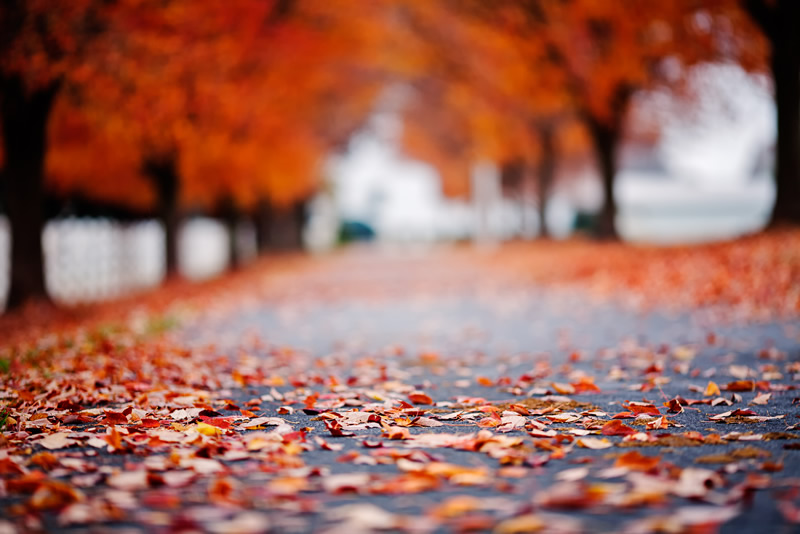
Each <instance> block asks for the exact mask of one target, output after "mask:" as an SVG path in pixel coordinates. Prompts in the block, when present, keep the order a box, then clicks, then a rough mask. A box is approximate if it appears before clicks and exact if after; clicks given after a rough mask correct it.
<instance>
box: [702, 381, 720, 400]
mask: <svg viewBox="0 0 800 534" xmlns="http://www.w3.org/2000/svg"><path fill="white" fill-rule="evenodd" d="M720 394H721V392H720V390H719V386H718V385H717V383H716V382H712V381H711V380H709V381H708V385H707V386H706V392H705V393H703V395H705V396H706V397H712V396H714V395H720Z"/></svg>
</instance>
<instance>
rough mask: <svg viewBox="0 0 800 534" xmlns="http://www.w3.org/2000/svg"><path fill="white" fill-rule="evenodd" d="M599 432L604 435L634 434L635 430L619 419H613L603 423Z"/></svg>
mask: <svg viewBox="0 0 800 534" xmlns="http://www.w3.org/2000/svg"><path fill="white" fill-rule="evenodd" d="M601 432H602V434H603V435H604V436H629V435H630V434H635V433H636V430H634V429H633V428H631V427H629V426H628V425H625V424H623V423H622V421H620V420H619V419H614V420H612V421H609V422H608V423H606V424H604V425H603V429H602V430H601Z"/></svg>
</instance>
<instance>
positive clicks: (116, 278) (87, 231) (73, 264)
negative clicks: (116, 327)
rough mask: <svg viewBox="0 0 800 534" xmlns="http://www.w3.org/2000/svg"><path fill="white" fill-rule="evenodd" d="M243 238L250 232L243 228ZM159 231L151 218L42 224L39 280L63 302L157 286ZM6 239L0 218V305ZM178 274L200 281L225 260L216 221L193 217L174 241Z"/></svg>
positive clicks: (223, 235) (8, 242)
mask: <svg viewBox="0 0 800 534" xmlns="http://www.w3.org/2000/svg"><path fill="white" fill-rule="evenodd" d="M244 234H245V235H244V236H239V237H240V238H241V237H244V240H245V241H246V242H252V236H251V235H248V232H244ZM163 244H164V232H163V229H162V227H161V226H160V225H159V224H158V222H156V221H152V220H150V221H142V222H136V223H119V222H116V221H112V220H109V219H88V218H80V219H79V218H72V219H63V220H58V221H53V222H50V223H48V224H47V226H46V227H45V230H44V233H43V235H42V245H43V247H44V254H45V280H46V283H47V288H48V291H49V293H50V295H52V297H53V298H54V299H55V300H57V301H59V302H64V303H79V302H92V301H99V300H105V299H109V298H113V297H116V296H119V295H123V294H126V293H130V292H132V291H136V290H140V289H143V288H148V287H153V286H156V285H158V283H159V282H160V281H161V280H162V278H163V276H164V253H163ZM10 245H11V239H10V236H9V227H8V221H7V220H6V219H5V218H4V217H0V303H2V302H5V299H6V296H7V294H8V282H9V253H10V248H11V247H10ZM178 253H179V263H180V266H181V272H182V273H183V274H184V275H185V276H187V277H188V278H191V279H202V278H208V277H211V276H214V275H216V274H218V273H220V272H222V271H223V270H224V269H225V268H226V266H227V264H228V236H227V233H226V232H225V228H224V227H223V226H222V225H221V224H219V223H218V222H216V221H214V220H211V219H205V218H194V219H191V220H189V221H187V222H186V224H184V226H183V228H182V229H181V232H180V236H179V240H178Z"/></svg>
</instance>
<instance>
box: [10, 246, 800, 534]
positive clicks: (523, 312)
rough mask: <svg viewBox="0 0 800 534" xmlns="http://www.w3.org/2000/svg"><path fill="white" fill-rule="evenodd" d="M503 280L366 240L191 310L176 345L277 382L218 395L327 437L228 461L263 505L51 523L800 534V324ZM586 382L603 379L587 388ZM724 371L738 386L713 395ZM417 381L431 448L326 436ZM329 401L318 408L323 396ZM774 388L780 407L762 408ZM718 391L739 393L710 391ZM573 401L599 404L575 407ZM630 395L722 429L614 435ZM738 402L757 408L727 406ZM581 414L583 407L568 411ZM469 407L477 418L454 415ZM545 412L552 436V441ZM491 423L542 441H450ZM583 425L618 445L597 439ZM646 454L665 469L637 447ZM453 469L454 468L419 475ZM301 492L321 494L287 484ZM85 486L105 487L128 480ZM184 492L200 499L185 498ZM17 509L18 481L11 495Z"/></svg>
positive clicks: (380, 437)
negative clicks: (510, 446) (293, 456)
mask: <svg viewBox="0 0 800 534" xmlns="http://www.w3.org/2000/svg"><path fill="white" fill-rule="evenodd" d="M463 257H464V255H460V256H456V257H455V258H456V259H459V258H460V259H463ZM498 273H499V271H497V270H493V269H492V268H491V266H487V263H486V262H477V261H476V262H474V263H472V262H464V261H456V260H455V259H454V257H453V256H451V255H448V254H438V253H431V254H423V253H420V254H409V253H402V254H398V253H392V254H386V253H384V254H375V253H369V252H363V251H362V252H359V251H353V252H350V253H347V254H343V255H340V256H337V257H335V258H331V259H327V260H324V261H321V262H320V263H319V266H318V267H317V268H314V269H305V270H300V271H298V272H297V273H285V274H283V275H281V277H280V279H278V280H276V281H273V282H272V283H271V285H270V288H269V290H268V291H262V290H259V289H258V288H255V287H254V288H253V291H252V292H251V293H250V292H245V293H243V294H240V295H234V296H230V295H228V296H227V297H226V298H227V299H228V305H227V306H225V307H222V308H221V309H220V310H213V309H212V310H205V311H203V312H202V313H199V314H194V315H192V316H189V317H193V318H190V319H187V320H185V321H184V322H183V323H182V325H181V326H180V328H178V329H177V330H176V331H174V332H172V333H171V334H170V336H171V339H172V342H173V343H177V344H178V345H180V346H183V347H186V348H188V349H191V350H192V351H194V352H195V353H197V354H201V353H202V354H206V355H207V354H214V355H218V356H220V357H224V358H227V359H228V360H229V361H230V360H236V361H237V362H239V363H238V364H237V365H239V366H240V367H241V366H244V367H246V368H250V369H254V370H257V371H258V373H259V376H260V377H261V378H260V383H257V384H254V383H248V384H246V385H244V386H240V385H237V384H234V383H231V382H230V381H228V382H225V385H224V386H223V387H221V388H218V389H215V390H211V391H209V392H208V395H209V398H210V399H220V398H221V399H228V400H230V401H231V402H232V403H233V404H236V405H238V406H240V407H242V406H244V405H245V404H246V403H247V402H248V401H249V400H252V399H260V400H262V403H261V404H260V406H259V407H258V410H257V412H258V413H257V415H258V416H265V417H280V418H282V419H284V421H285V423H286V424H287V425H288V426H289V427H291V428H290V429H288V430H290V431H298V430H304V431H306V438H305V439H306V442H307V444H308V447H307V448H308V450H305V451H303V452H302V454H299V458H301V459H302V462H299V463H298V464H297V465H284V464H280V465H279V464H278V463H270V462H269V461H263V460H262V461H261V462H260V463H254V462H249V461H244V462H242V461H230V462H228V461H227V460H225V462H224V463H225V465H226V466H228V468H229V473H228V477H229V478H230V479H231V480H233V481H234V482H235V484H236V487H237V490H236V491H238V492H240V493H244V494H246V495H247V499H246V502H247V505H245V506H243V505H241V503H239V504H238V505H235V504H230V505H220V503H219V502H215V503H213V504H209V491H210V490H209V484H210V482H209V479H207V478H200V479H199V480H198V481H196V482H194V483H193V484H191V485H189V486H188V487H184V488H180V489H177V490H174V491H173V490H171V489H170V488H160V489H157V490H153V489H148V490H143V491H140V492H138V493H135V500H136V502H135V503H133V504H132V505H131V507H130V513H129V514H128V515H126V516H125V517H124V518H123V519H121V520H120V521H117V522H113V521H112V522H110V523H108V522H107V523H103V524H100V525H92V524H89V525H83V524H78V525H66V524H63V523H59V521H58V520H57V518H56V517H55V516H52V515H45V517H44V518H43V523H42V528H44V529H45V530H54V531H57V530H61V531H91V532H101V531H105V530H107V529H110V530H114V531H118V532H122V531H124V532H151V531H156V532H175V531H184V532H188V531H203V530H207V531H212V532H259V531H263V530H270V531H273V532H329V533H333V532H345V533H347V534H355V533H356V532H369V531H408V532H430V531H433V532H451V531H459V532H465V531H477V532H481V531H492V530H495V531H497V532H503V533H511V532H524V531H541V532H713V531H714V528H715V524H716V523H719V524H720V531H721V532H723V533H733V532H737V533H738V532H752V533H762V532H787V533H788V532H795V531H800V529H798V527H797V524H795V523H792V522H791V521H789V518H790V517H791V515H792V514H793V513H795V512H794V510H795V508H794V507H795V506H797V505H798V504H800V503H798V498H797V494H798V489H799V488H800V461H798V460H800V450H797V449H795V448H792V447H794V446H795V445H800V431H793V430H788V432H787V428H788V427H791V426H792V425H794V424H796V423H798V414H800V411H798V405H797V404H796V403H795V402H794V401H795V399H796V398H797V397H800V394H799V393H798V392H797V391H796V390H795V389H794V387H795V386H796V385H797V379H796V378H797V377H798V376H800V367H796V366H795V364H797V363H798V361H800V323H798V322H797V321H796V320H790V319H787V320H782V321H777V320H775V321H770V322H752V321H745V320H740V321H737V322H735V323H734V322H730V321H723V320H721V319H720V318H719V317H720V314H718V313H717V312H718V311H719V310H716V311H715V310H684V311H682V312H675V311H670V312H666V311H663V310H658V309H649V310H647V311H642V310H641V309H635V308H633V307H631V306H629V305H627V303H628V302H629V301H630V300H631V299H630V298H629V297H630V296H629V295H624V294H620V295H619V298H617V299H615V300H614V301H598V300H596V299H594V298H592V297H591V296H590V295H589V294H588V293H586V292H585V291H584V290H582V289H581V288H579V287H570V288H565V287H562V288H552V287H549V288H548V287H537V286H534V285H530V284H527V283H523V282H521V281H520V280H518V279H512V278H509V277H503V276H502V275H499V274H498ZM231 303H232V304H231ZM241 362H245V364H242V363H241ZM226 365H227V364H226ZM223 367H225V365H222V364H221V367H220V374H222V373H223ZM253 372H255V371H253ZM736 381H752V385H753V388H751V389H754V390H750V389H748V388H744V389H745V390H743V391H728V390H726V389H725V388H726V385H728V384H731V383H736ZM581 383H583V384H586V383H593V384H594V385H596V386H597V389H599V391H586V392H580V391H571V390H570V388H572V389H573V390H574V389H575V387H576V386H575V385H576V384H578V389H580V386H579V385H580V384H581ZM710 383H713V384H716V385H717V386H719V387H720V388H721V391H719V392H714V391H710V390H709V389H708V388H709V387H710ZM740 383H741V382H740ZM570 384H572V385H570ZM732 389H738V388H736V387H735V386H733V387H732ZM413 390H417V391H419V392H424V394H426V395H428V396H430V398H431V400H432V401H433V402H435V403H436V405H435V406H431V405H419V404H418V406H417V407H416V408H414V409H413V410H412V411H411V412H409V413H411V415H410V416H409V417H407V418H406V419H405V420H406V421H407V422H408V421H410V420H411V419H413V418H414V417H415V414H416V412H415V411H414V410H417V411H420V413H419V414H416V415H422V416H423V417H426V418H429V419H433V420H435V421H438V422H439V423H442V424H441V426H424V427H420V426H414V425H412V426H409V427H408V432H409V434H410V435H411V436H412V437H413V436H418V435H428V437H426V438H424V439H422V440H420V441H418V442H414V440H413V439H411V440H393V439H390V438H389V437H387V435H386V428H381V425H379V424H375V423H373V424H372V425H370V424H365V425H362V426H361V427H358V425H356V426H355V427H353V428H351V429H347V428H346V429H345V432H344V434H345V435H343V436H338V437H337V436H336V435H335V432H331V431H330V430H329V429H328V428H326V423H325V421H324V418H325V414H326V412H327V413H330V412H335V413H337V414H338V415H337V416H336V417H339V416H340V415H341V414H345V412H347V411H348V410H354V409H356V410H358V411H360V412H368V413H372V412H370V410H372V409H377V408H375V406H376V405H380V404H381V403H384V402H385V401H386V399H389V400H390V401H391V400H392V399H394V400H395V401H397V399H405V400H407V401H411V400H412V397H411V396H410V395H409V394H410V393H411V392H412V391H413ZM315 393H316V394H317V397H314V398H315V399H318V400H317V401H316V404H315V403H314V402H313V401H310V402H309V401H308V399H309V398H310V397H311V396H312V395H314V394H315ZM767 393H770V394H771V395H770V396H769V397H768V398H766V397H765V395H766V394H767ZM759 395H760V397H759ZM676 397H680V398H681V399H682V400H681V401H680V402H681V403H682V404H683V407H684V410H683V411H682V412H681V413H672V412H668V410H667V407H666V406H665V405H664V403H665V402H668V401H669V400H670V399H674V398H676ZM757 397H759V400H758V402H761V404H756V405H751V402H752V401H753V400H754V399H757ZM719 398H722V399H723V400H724V401H725V402H722V403H721V404H720V403H719V402H721V401H715V402H716V403H717V405H711V404H710V403H711V402H712V400H714V399H719ZM765 398H766V400H765ZM345 399H346V400H347V403H344V400H345ZM478 399H484V400H482V401H481V400H478ZM730 399H733V404H731V405H728V403H727V401H728V400H730ZM570 400H571V401H575V402H578V403H581V404H567V405H563V403H564V402H566V401H570ZM630 401H634V402H643V403H649V404H652V405H654V406H655V407H656V408H657V409H658V410H659V412H660V415H665V416H667V418H668V420H669V421H670V422H671V423H675V424H677V425H679V426H673V427H669V428H666V429H663V428H662V429H653V430H649V431H648V430H647V429H646V427H644V426H643V425H639V426H637V425H635V424H634V420H633V419H621V422H622V423H623V424H625V425H630V426H631V427H632V428H634V429H636V430H638V431H640V432H642V435H645V434H646V433H649V434H648V435H649V436H650V437H653V436H658V435H665V434H672V435H673V436H676V435H681V436H685V435H686V434H687V433H691V432H696V433H698V434H697V435H699V436H701V438H700V439H699V440H696V439H695V440H694V441H692V439H687V438H684V439H683V440H679V441H675V440H672V441H670V440H664V441H661V442H655V443H648V444H647V445H648V446H641V445H642V442H641V441H638V442H637V441H632V442H630V443H626V442H624V441H623V439H624V438H623V436H619V435H604V434H602V433H600V432H601V431H603V429H604V428H605V427H604V426H603V425H605V424H606V423H608V421H609V420H610V418H611V416H613V415H614V414H617V413H619V412H624V411H626V410H628V409H629V408H630V406H631V405H623V403H627V402H630ZM690 401H702V402H699V403H692V402H690ZM337 402H338V404H336V403H337ZM526 402H527V403H528V404H527V406H529V407H530V408H531V409H532V410H533V409H541V407H542V406H550V405H552V404H553V403H562V409H559V410H555V411H553V412H548V411H547V410H544V411H543V412H542V413H532V414H529V415H527V416H526V417H525V421H526V426H524V427H518V428H514V429H510V430H509V431H508V432H502V431H500V430H498V428H495V427H494V426H488V425H487V426H485V427H479V426H478V425H477V424H476V423H477V422H478V421H481V420H483V419H485V418H487V417H489V416H490V415H491V413H490V411H489V410H485V409H484V408H485V407H486V406H487V405H495V406H497V405H502V406H504V407H505V408H506V409H508V407H509V404H520V403H521V404H525V403H526ZM326 403H327V404H326ZM395 404H396V402H395ZM283 406H289V408H290V409H289V410H287V409H284V408H281V407H283ZM304 406H305V407H310V410H309V411H304V410H303V407H304ZM330 406H333V408H330ZM371 406H372V408H371ZM563 406H567V407H566V408H564V407H563ZM736 409H742V410H752V413H750V412H745V413H744V417H738V418H737V417H736V416H734V417H724V418H722V419H720V420H713V419H710V417H713V416H716V415H720V414H724V413H725V412H727V411H732V410H736ZM219 411H220V412H221V413H222V414H223V415H235V414H237V412H236V411H235V410H230V411H226V410H225V409H222V408H220V409H219ZM421 411H424V412H425V413H421ZM287 412H289V413H287ZM500 412H502V410H500ZM564 412H567V413H568V414H572V415H568V416H565V418H564V419H563V420H548V419H547V416H548V414H550V415H553V414H556V415H557V414H559V413H561V414H563V413H564ZM453 413H459V414H460V415H457V416H453V417H454V418H453V419H447V416H448V414H453ZM498 413H499V412H498ZM752 416H755V418H753V417H752ZM781 416H782V417H781ZM382 417H384V419H383V421H384V423H385V422H390V423H391V420H390V419H391V418H390V417H389V416H385V414H384V416H382ZM772 417H778V418H772ZM401 419H402V418H401ZM341 420H344V419H341ZM394 421H395V423H397V421H398V420H397V419H395V420H394ZM531 421H539V422H540V423H541V424H542V429H541V430H542V432H549V431H553V434H552V435H547V434H539V433H537V431H536V423H534V422H531ZM401 423H402V421H401V422H400V423H397V424H401ZM490 423H491V422H490ZM665 424H666V423H665ZM531 425H534V426H531ZM401 426H402V424H401ZM268 430H269V428H268ZM479 431H483V432H486V431H488V432H492V435H494V436H500V438H498V439H519V440H521V443H520V446H519V447H517V449H516V450H517V451H518V452H519V454H517V453H515V454H516V456H513V455H512V456H513V457H512V456H508V455H506V454H505V453H503V452H502V451H501V452H499V453H498V454H496V455H495V454H492V452H491V450H490V449H486V448H484V449H481V448H480V447H477V446H475V445H474V443H473V444H472V445H469V446H463V447H454V446H443V444H444V443H446V442H448V441H447V440H448V439H449V440H450V442H452V441H453V440H455V439H457V438H458V437H459V436H460V437H461V438H464V437H465V436H467V437H469V436H472V438H475V436H478V435H479V434H478V432H479ZM244 433H247V431H244ZM350 433H352V435H347V434H350ZM736 433H738V434H736ZM430 435H439V436H440V438H441V439H440V441H437V438H435V437H431V436H430ZM559 436H560V437H559ZM709 436H719V439H711V438H709ZM584 437H590V438H592V439H597V440H601V439H603V438H605V439H607V440H608V443H606V444H605V445H603V447H604V448H598V449H594V448H592V447H581V446H579V445H578V440H579V439H581V438H584ZM704 437H705V438H706V439H704ZM318 438H321V439H322V441H318V440H317V439H318ZM795 438H797V439H795ZM465 439H466V438H465ZM588 442H589V441H587V443H588ZM712 442H713V443H715V444H712ZM414 443H416V444H415V445H413V444H414ZM379 445H380V446H379ZM689 445H691V446H689ZM206 449H207V450H205V452H204V453H203V454H205V455H211V456H212V457H213V455H214V450H213V449H208V448H206ZM70 450H71V451H73V452H74V451H76V449H70ZM381 451H382V452H381ZM631 451H637V452H639V453H640V454H642V455H644V456H645V458H644V461H645V462H647V461H652V462H653V463H652V466H653V467H652V468H646V467H645V468H642V467H636V466H631V465H628V464H625V462H624V461H622V460H620V456H621V455H624V454H626V453H630V452H631ZM78 453H79V451H78ZM382 455H383V456H382ZM415 455H416V456H415ZM419 455H422V456H419ZM387 458H390V460H387ZM398 458H402V460H398ZM656 458H657V459H656ZM384 460H385V461H384ZM640 460H641V459H640ZM96 461H97V462H99V463H101V464H104V465H107V466H109V467H110V468H119V467H126V468H134V469H135V468H136V466H137V465H140V464H141V463H142V462H145V461H146V460H145V457H144V456H131V455H128V456H120V455H109V454H105V453H104V452H100V454H99V457H98V458H97V459H96ZM276 462H277V460H276ZM620 462H622V463H620ZM432 463H435V464H436V465H438V466H439V467H440V468H441V469H443V470H444V471H446V472H444V471H443V472H440V473H438V474H433V475H431V474H430V473H428V474H427V475H425V476H416V478H415V477H414V476H411V477H410V478H409V477H406V478H404V475H409V474H412V475H414V474H415V473H418V470H420V469H421V470H425V469H429V468H430V466H431V464H432ZM448 470H449V471H448ZM426 473H427V472H426ZM299 479H304V480H306V482H298V480H299ZM684 479H685V480H684ZM679 481H681V482H685V484H684V485H683V486H681V487H680V488H678V487H677V484H678V482H679ZM292 484H301V485H302V489H301V490H299V491H288V490H286V491H283V490H282V489H281V490H279V489H276V488H283V489H285V487H286V485H292ZM420 484H422V485H420ZM85 491H86V492H87V493H88V494H90V495H102V494H103V492H106V491H107V488H106V487H104V486H102V485H98V486H96V487H90V488H85ZM115 495H116V494H115ZM148 495H149V496H148ZM117 498H119V497H117ZM170 499H177V500H178V501H179V502H180V505H176V506H164V505H163V504H164V503H163V502H162V501H164V500H166V501H170ZM14 502H19V499H18V498H17V497H7V496H5V497H4V496H2V495H0V504H2V505H4V506H6V505H9V504H13V503H14ZM170 502H171V501H170ZM798 515H800V514H798ZM0 526H1V525H0ZM33 527H36V525H32V529H33Z"/></svg>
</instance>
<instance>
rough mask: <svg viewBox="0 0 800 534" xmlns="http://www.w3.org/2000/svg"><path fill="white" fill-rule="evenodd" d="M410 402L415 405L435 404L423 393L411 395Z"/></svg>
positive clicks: (416, 392)
mask: <svg viewBox="0 0 800 534" xmlns="http://www.w3.org/2000/svg"><path fill="white" fill-rule="evenodd" d="M408 400H410V401H411V402H413V403H414V404H433V399H432V398H430V397H429V396H428V395H426V394H425V393H422V392H421V391H415V392H413V393H409V395H408Z"/></svg>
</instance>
